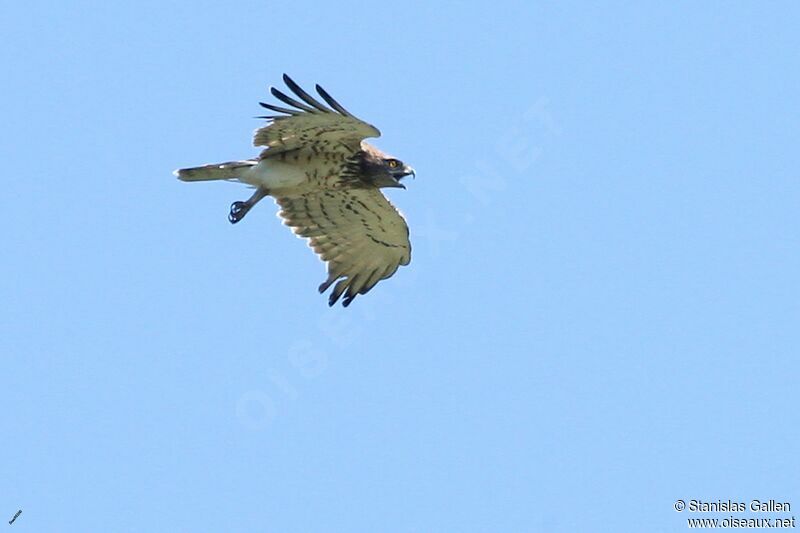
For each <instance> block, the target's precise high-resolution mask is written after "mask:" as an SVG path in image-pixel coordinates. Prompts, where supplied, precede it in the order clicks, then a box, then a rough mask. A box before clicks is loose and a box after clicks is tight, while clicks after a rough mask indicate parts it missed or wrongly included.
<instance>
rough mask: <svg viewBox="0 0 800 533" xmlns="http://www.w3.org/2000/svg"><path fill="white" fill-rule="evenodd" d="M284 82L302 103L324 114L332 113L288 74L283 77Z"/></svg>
mask: <svg viewBox="0 0 800 533" xmlns="http://www.w3.org/2000/svg"><path fill="white" fill-rule="evenodd" d="M283 82H284V83H285V84H286V86H287V87H289V89H291V91H292V92H293V93H294V94H296V95H297V97H298V98H300V99H301V100H302V101H304V102H305V103H307V104H308V105H310V106H312V107H314V108H316V109H318V110H319V111H322V112H323V113H330V112H331V110H330V109H328V108H327V107H325V106H324V105H322V104H321V103H320V102H319V101H317V100H316V99H315V98H314V97H313V96H311V95H310V94H308V93H307V92H305V91H304V90H303V89H302V87H300V86H299V85H297V84H296V83H295V82H294V80H293V79H292V78H290V77H289V76H288V75H287V74H284V75H283Z"/></svg>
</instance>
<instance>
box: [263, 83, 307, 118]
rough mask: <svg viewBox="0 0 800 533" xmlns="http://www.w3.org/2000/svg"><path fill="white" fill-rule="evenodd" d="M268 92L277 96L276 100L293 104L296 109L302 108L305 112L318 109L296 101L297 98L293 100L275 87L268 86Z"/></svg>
mask: <svg viewBox="0 0 800 533" xmlns="http://www.w3.org/2000/svg"><path fill="white" fill-rule="evenodd" d="M269 92H271V93H272V96H274V97H275V98H277V99H278V100H280V101H281V102H283V103H284V104H289V105H290V106H294V107H296V108H297V109H301V110H303V111H305V112H307V113H319V111H318V110H316V109H314V108H313V107H309V106H307V105H306V104H304V103H302V102H298V101H297V100H295V99H294V98H292V97H291V96H289V95H287V94H285V93H283V92H281V91H279V90H278V89H276V88H275V87H270V88H269Z"/></svg>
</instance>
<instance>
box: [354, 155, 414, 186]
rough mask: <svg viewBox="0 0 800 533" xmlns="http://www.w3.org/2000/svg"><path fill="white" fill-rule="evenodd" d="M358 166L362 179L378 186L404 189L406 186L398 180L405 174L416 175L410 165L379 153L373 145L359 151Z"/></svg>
mask: <svg viewBox="0 0 800 533" xmlns="http://www.w3.org/2000/svg"><path fill="white" fill-rule="evenodd" d="M358 166H359V170H360V172H361V175H362V176H363V178H362V179H364V181H367V182H368V183H369V184H370V185H372V186H374V187H378V188H384V187H399V188H401V189H405V188H406V186H405V185H403V184H402V183H400V180H402V179H403V178H405V177H406V176H414V177H416V173H415V172H414V169H413V168H411V166H409V165H406V164H405V163H403V162H402V161H400V160H399V159H396V158H394V157H391V156H388V155H386V154H384V153H381V152H380V151H379V150H377V149H375V148H373V147H369V148H368V149H366V150H362V151H361V152H359V162H358Z"/></svg>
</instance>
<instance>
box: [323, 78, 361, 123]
mask: <svg viewBox="0 0 800 533" xmlns="http://www.w3.org/2000/svg"><path fill="white" fill-rule="evenodd" d="M316 89H317V92H318V93H319V95H320V96H321V97H322V99H323V100H325V102H327V104H328V105H329V106H331V107H332V108H334V109H335V110H336V111H338V112H339V113H341V114H342V115H344V116H346V117H352V116H353V115H352V114H350V112H349V111H348V110H347V109H345V108H344V107H342V104H340V103H339V102H337V101H336V100H334V99H333V97H332V96H331V95H330V94H328V91H326V90H325V89H323V88H322V87H321V86H320V85H319V84H317V86H316Z"/></svg>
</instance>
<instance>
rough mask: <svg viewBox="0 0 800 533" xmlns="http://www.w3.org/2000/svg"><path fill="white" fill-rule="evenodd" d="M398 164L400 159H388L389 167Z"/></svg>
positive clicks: (395, 166) (397, 165) (394, 166)
mask: <svg viewBox="0 0 800 533" xmlns="http://www.w3.org/2000/svg"><path fill="white" fill-rule="evenodd" d="M399 166H400V161H398V160H397V159H390V160H389V168H397V167H399Z"/></svg>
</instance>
